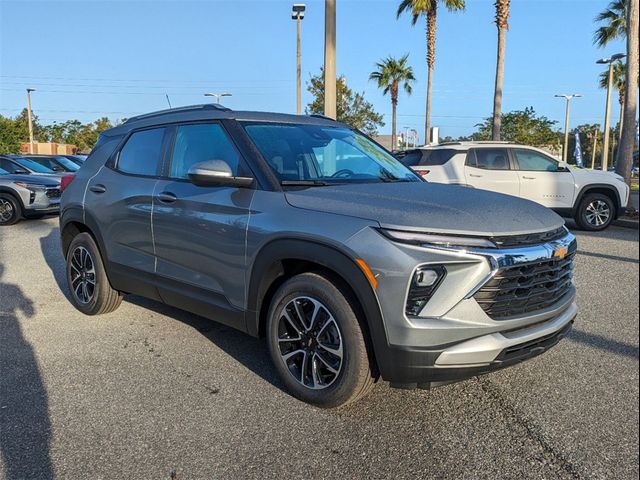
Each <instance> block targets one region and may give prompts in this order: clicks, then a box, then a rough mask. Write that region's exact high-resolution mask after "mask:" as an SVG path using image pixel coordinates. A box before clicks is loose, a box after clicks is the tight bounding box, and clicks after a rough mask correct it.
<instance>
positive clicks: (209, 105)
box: [124, 103, 231, 123]
mask: <svg viewBox="0 0 640 480" xmlns="http://www.w3.org/2000/svg"><path fill="white" fill-rule="evenodd" d="M198 110H218V111H220V112H228V111H230V110H231V109H230V108H227V107H223V106H222V105H218V104H215V103H205V104H202V105H188V106H186V107H176V108H167V109H165V110H158V111H157V112H151V113H144V114H142V115H136V116H135V117H131V118H128V119H127V121H126V122H124V123H130V122H135V121H138V120H142V119H145V118H153V117H159V116H162V115H168V114H170V113H182V112H194V111H198Z"/></svg>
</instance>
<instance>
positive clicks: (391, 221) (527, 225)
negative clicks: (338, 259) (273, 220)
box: [285, 182, 564, 236]
mask: <svg viewBox="0 0 640 480" xmlns="http://www.w3.org/2000/svg"><path fill="white" fill-rule="evenodd" d="M285 196H286V199H287V201H288V202H289V204H290V205H292V206H294V207H297V208H304V209H307V210H315V211H320V212H327V213H336V214H339V215H348V216H352V217H358V218H364V219H369V220H372V221H375V222H377V223H379V224H380V226H381V227H384V228H392V229H399V230H414V231H425V232H426V231H428V232H436V233H444V232H446V233H452V234H459V235H483V236H501V235H519V234H524V233H537V232H545V231H549V230H554V229H556V228H559V227H561V226H562V225H564V220H563V219H562V218H560V217H559V216H558V215H556V214H555V213H554V212H552V211H551V210H549V209H547V208H545V207H543V206H541V205H538V204H537V203H533V202H530V201H528V200H523V199H520V198H516V197H511V196H509V195H502V194H499V193H493V192H488V191H484V190H477V189H473V188H468V187H460V186H454V185H443V184H435V183H426V182H416V183H375V184H354V185H336V186H327V187H313V188H307V189H304V190H290V191H287V192H285Z"/></svg>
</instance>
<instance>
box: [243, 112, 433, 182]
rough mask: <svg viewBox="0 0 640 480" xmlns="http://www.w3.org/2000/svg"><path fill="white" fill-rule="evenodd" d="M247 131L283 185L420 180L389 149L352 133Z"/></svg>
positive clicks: (290, 128) (273, 126)
mask: <svg viewBox="0 0 640 480" xmlns="http://www.w3.org/2000/svg"><path fill="white" fill-rule="evenodd" d="M245 129H246V131H247V133H248V134H249V137H251V139H252V140H253V142H254V143H255V144H256V146H257V147H258V150H260V153H262V156H263V157H264V158H265V159H266V161H267V163H268V164H269V167H271V169H272V170H273V172H274V173H275V174H276V176H277V177H278V178H279V179H280V181H281V182H282V184H283V185H287V184H289V185H294V184H296V183H305V182H306V183H309V184H315V185H325V184H334V183H366V182H403V181H404V182H419V181H420V179H419V178H418V177H417V176H416V175H415V174H414V173H413V172H412V171H411V170H409V169H408V168H406V167H405V166H404V165H402V164H401V163H400V162H399V161H398V160H396V159H395V158H394V157H393V156H391V155H390V154H389V153H387V152H386V151H385V150H383V149H382V148H380V147H378V146H377V145H376V144H375V143H373V142H371V141H370V140H368V139H367V138H366V137H364V136H363V135H360V134H358V133H357V132H354V131H353V130H350V129H348V128H335V127H326V126H321V125H303V124H277V123H249V124H246V125H245Z"/></svg>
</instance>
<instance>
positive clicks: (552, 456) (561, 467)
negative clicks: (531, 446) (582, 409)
mask: <svg viewBox="0 0 640 480" xmlns="http://www.w3.org/2000/svg"><path fill="white" fill-rule="evenodd" d="M477 381H478V384H479V385H480V388H481V389H482V391H483V392H485V393H486V394H487V395H489V396H491V397H492V398H493V399H494V400H495V401H496V402H497V403H498V405H499V406H500V408H501V409H502V410H503V412H504V413H505V414H506V415H507V416H508V417H510V418H511V419H512V420H513V421H514V422H515V423H516V424H517V425H519V426H520V427H521V428H522V429H523V430H524V431H525V432H526V435H527V438H528V439H529V440H531V441H532V442H534V443H536V444H537V445H538V447H539V448H540V449H541V451H542V455H543V458H544V460H543V463H545V464H546V465H548V466H550V467H551V468H553V469H555V470H556V471H557V472H558V473H560V474H561V475H562V477H566V478H575V479H582V478H584V477H583V476H582V475H581V474H580V472H579V471H578V468H577V467H576V466H575V465H574V464H573V463H572V462H571V461H570V460H568V459H567V458H566V457H565V456H564V455H563V454H562V453H561V452H559V451H558V450H557V449H556V448H555V447H554V446H553V445H551V443H550V442H549V441H547V440H546V439H545V438H544V436H543V435H542V432H541V431H540V429H539V428H538V427H537V426H536V425H534V424H533V423H532V422H531V421H530V420H528V419H527V418H525V416H524V415H523V414H522V413H521V412H519V411H518V410H517V409H516V408H515V407H514V406H513V405H512V404H511V403H510V402H509V401H508V400H507V399H506V398H505V396H504V395H503V394H502V392H501V391H500V389H499V388H498V387H497V386H496V385H495V384H494V383H493V382H491V381H490V380H488V379H486V378H481V377H478V378H477Z"/></svg>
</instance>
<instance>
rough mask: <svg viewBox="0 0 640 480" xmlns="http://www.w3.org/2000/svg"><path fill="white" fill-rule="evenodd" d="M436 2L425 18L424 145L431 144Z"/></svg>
mask: <svg viewBox="0 0 640 480" xmlns="http://www.w3.org/2000/svg"><path fill="white" fill-rule="evenodd" d="M437 8H438V2H437V1H436V0H431V9H430V10H429V12H428V13H427V14H426V16H427V104H426V108H425V117H426V118H425V122H424V144H425V145H428V144H429V143H431V87H432V82H433V66H434V64H435V61H436V18H437Z"/></svg>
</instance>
